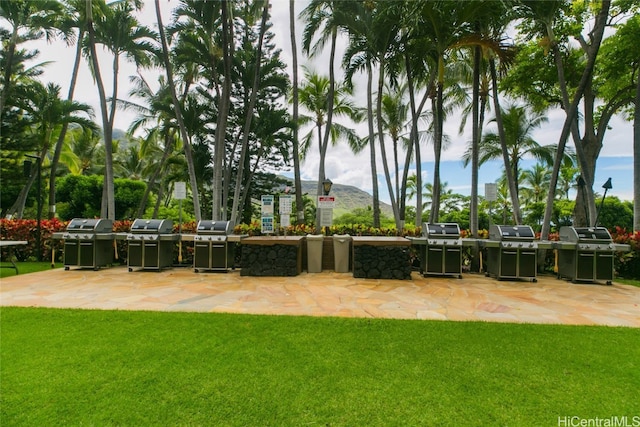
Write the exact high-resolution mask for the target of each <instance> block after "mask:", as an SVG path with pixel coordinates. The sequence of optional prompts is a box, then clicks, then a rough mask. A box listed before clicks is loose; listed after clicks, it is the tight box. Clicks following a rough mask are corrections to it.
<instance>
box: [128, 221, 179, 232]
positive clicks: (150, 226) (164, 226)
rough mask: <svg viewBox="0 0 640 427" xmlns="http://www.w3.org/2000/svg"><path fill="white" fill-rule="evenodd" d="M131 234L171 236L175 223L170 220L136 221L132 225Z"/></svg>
mask: <svg viewBox="0 0 640 427" xmlns="http://www.w3.org/2000/svg"><path fill="white" fill-rule="evenodd" d="M130 231H131V233H135V234H171V233H173V221H172V220H170V219H140V218H139V219H136V220H135V221H133V223H132V224H131V230H130Z"/></svg>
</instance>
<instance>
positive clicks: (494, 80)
mask: <svg viewBox="0 0 640 427" xmlns="http://www.w3.org/2000/svg"><path fill="white" fill-rule="evenodd" d="M489 68H490V70H491V85H492V88H493V105H494V110H495V112H496V125H497V127H498V135H499V136H500V147H501V148H502V159H503V161H504V170H505V174H506V175H507V183H508V185H509V195H510V196H511V204H512V206H513V220H514V221H515V223H516V224H521V223H522V214H521V213H520V202H519V200H518V190H517V188H516V181H515V177H514V176H513V169H512V168H511V165H510V163H511V161H510V160H509V153H508V151H507V139H506V136H505V133H504V124H503V122H502V110H501V107H500V101H499V99H498V76H497V73H496V63H495V59H494V58H490V59H489Z"/></svg>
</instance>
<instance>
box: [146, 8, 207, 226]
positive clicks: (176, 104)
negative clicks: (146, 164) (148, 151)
mask: <svg viewBox="0 0 640 427" xmlns="http://www.w3.org/2000/svg"><path fill="white" fill-rule="evenodd" d="M155 6H156V19H157V21H158V30H159V31H160V41H161V44H162V59H163V61H164V67H165V71H166V73H167V82H168V84H169V90H170V91H171V99H172V100H173V109H174V112H175V115H176V120H177V121H178V126H179V128H180V135H181V137H182V141H183V145H184V154H185V157H186V160H187V169H188V172H189V184H190V185H191V193H192V198H193V212H194V216H195V218H196V221H200V219H201V218H202V213H201V211H200V197H199V193H198V180H197V178H196V172H195V165H194V163H193V151H192V149H191V142H190V139H189V134H188V133H187V128H186V126H185V124H184V120H183V117H182V109H181V107H180V105H181V104H180V101H179V100H178V94H177V93H176V86H175V82H174V80H173V68H172V66H171V61H170V60H169V47H168V46H167V38H166V36H165V34H164V26H163V25H162V14H161V13H160V4H159V0H155ZM165 151H166V147H165ZM158 198H159V196H158Z"/></svg>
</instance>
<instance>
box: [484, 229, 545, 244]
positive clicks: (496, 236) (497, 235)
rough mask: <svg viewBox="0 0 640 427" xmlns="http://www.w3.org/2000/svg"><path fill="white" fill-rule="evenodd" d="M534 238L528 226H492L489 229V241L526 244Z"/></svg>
mask: <svg viewBox="0 0 640 427" xmlns="http://www.w3.org/2000/svg"><path fill="white" fill-rule="evenodd" d="M535 237H536V235H535V233H534V232H533V228H531V227H530V226H528V225H492V226H491V227H490V229H489V239H491V240H512V241H520V242H528V241H532V240H533V239H535Z"/></svg>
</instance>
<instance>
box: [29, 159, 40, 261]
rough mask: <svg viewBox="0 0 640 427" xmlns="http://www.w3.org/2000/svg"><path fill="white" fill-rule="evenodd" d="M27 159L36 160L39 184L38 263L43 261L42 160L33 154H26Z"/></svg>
mask: <svg viewBox="0 0 640 427" xmlns="http://www.w3.org/2000/svg"><path fill="white" fill-rule="evenodd" d="M25 157H29V158H30V159H35V160H36V162H37V163H36V165H37V166H36V173H37V174H38V184H37V193H36V194H37V196H36V197H37V214H36V215H37V224H38V225H37V230H38V231H37V234H36V257H37V259H38V262H41V261H42V247H41V239H42V220H41V218H42V173H41V172H42V171H41V169H42V159H41V158H40V157H39V156H34V155H31V154H25Z"/></svg>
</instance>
